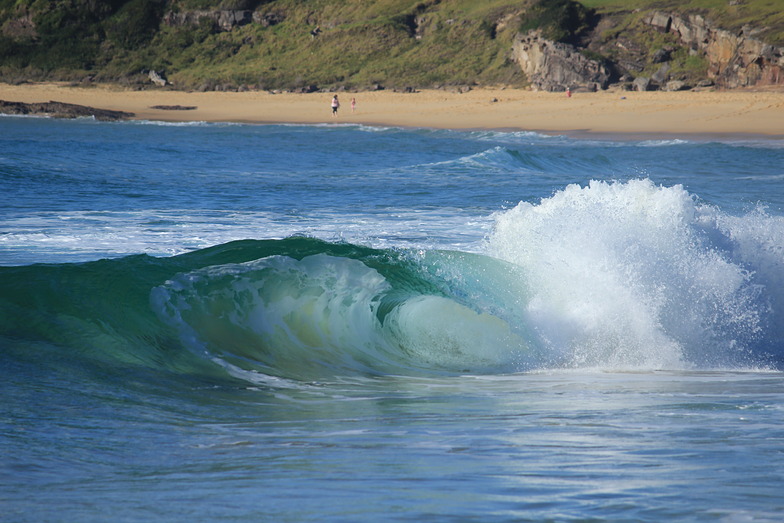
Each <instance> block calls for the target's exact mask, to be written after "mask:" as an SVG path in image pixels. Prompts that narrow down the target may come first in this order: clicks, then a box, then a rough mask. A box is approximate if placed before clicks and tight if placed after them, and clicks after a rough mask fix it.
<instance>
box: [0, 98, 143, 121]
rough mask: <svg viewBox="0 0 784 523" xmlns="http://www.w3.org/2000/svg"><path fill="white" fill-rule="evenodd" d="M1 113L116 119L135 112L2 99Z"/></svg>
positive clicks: (129, 115)
mask: <svg viewBox="0 0 784 523" xmlns="http://www.w3.org/2000/svg"><path fill="white" fill-rule="evenodd" d="M0 114H13V115H42V116H51V117H53V118H82V117H89V116H92V117H94V118H95V119H96V120H101V121H116V120H127V119H128V118H132V117H133V116H135V115H134V113H127V112H124V111H112V110H109V109H97V108H95V107H90V106H87V105H77V104H68V103H63V102H40V103H24V102H6V101H5V100H0Z"/></svg>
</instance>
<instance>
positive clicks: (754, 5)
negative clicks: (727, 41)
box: [580, 0, 784, 46]
mask: <svg viewBox="0 0 784 523" xmlns="http://www.w3.org/2000/svg"><path fill="white" fill-rule="evenodd" d="M580 2H581V3H582V4H583V5H585V6H586V7H589V8H592V9H596V11H597V12H598V13H600V14H604V15H615V16H617V17H618V18H619V19H621V20H626V19H627V18H628V16H629V15H630V14H634V13H635V11H637V12H640V11H642V12H644V11H649V10H659V11H666V12H670V13H680V14H686V13H695V14H700V15H702V16H703V17H705V18H706V19H709V20H711V21H712V22H713V23H714V24H715V25H717V26H718V27H721V28H723V29H727V30H731V31H736V32H737V31H739V30H740V29H741V28H742V27H743V26H750V27H753V28H754V29H756V30H758V31H759V32H758V33H756V34H755V35H754V36H755V38H759V39H760V40H763V41H765V42H767V43H769V44H773V45H776V46H784V0H735V1H730V0H580Z"/></svg>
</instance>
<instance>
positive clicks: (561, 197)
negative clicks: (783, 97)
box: [488, 180, 784, 369]
mask: <svg viewBox="0 0 784 523" xmlns="http://www.w3.org/2000/svg"><path fill="white" fill-rule="evenodd" d="M753 221H754V220H752V219H750V218H741V219H731V218H729V217H726V216H724V215H722V214H721V213H720V212H719V211H717V210H716V209H714V208H712V207H707V206H701V205H698V204H697V203H696V202H695V200H694V199H693V198H692V197H691V195H690V194H689V193H688V192H687V191H686V190H685V189H684V188H683V187H682V186H680V185H677V186H674V187H657V186H655V185H654V184H653V183H652V182H651V181H650V180H633V181H630V182H627V183H606V182H596V181H592V182H590V184H589V185H588V186H587V187H580V186H578V185H570V186H568V187H567V188H565V189H564V190H563V191H560V192H558V193H556V194H555V195H554V196H553V197H551V198H547V199H543V200H542V201H541V202H540V203H539V204H538V205H533V204H529V203H520V204H519V205H518V206H517V207H515V208H514V209H511V210H509V211H507V212H504V213H499V214H498V215H497V216H496V223H495V229H494V231H493V233H492V235H491V237H490V240H489V242H488V252H489V253H490V254H492V255H494V256H497V257H499V258H501V259H503V260H507V261H510V262H512V263H515V264H517V265H519V266H521V267H522V268H523V269H524V271H525V272H526V273H527V274H528V278H529V280H530V282H531V288H532V296H531V299H530V301H529V302H528V303H527V304H526V306H525V314H526V317H527V321H528V322H529V325H530V326H531V328H532V329H534V330H535V332H536V333H537V334H538V337H539V340H540V342H541V343H543V344H545V345H546V346H547V347H549V348H550V349H551V350H552V351H554V352H556V353H560V354H561V355H562V356H563V358H564V360H565V361H567V362H568V364H570V365H574V366H578V367H583V366H596V365H598V366H606V367H611V368H645V369H651V368H653V369H656V368H668V369H673V368H675V369H677V368H689V367H691V366H694V365H696V366H698V367H706V366H708V367H709V366H712V365H719V366H721V365H732V364H733V363H737V364H742V363H741V360H742V359H743V356H744V355H745V354H746V351H747V350H748V348H749V344H751V343H753V342H754V339H755V337H756V336H758V335H759V333H760V332H761V329H762V324H763V320H764V318H765V316H766V314H767V313H768V309H767V307H766V305H765V300H764V299H762V297H761V292H762V291H761V290H760V287H759V285H758V283H759V281H758V280H755V279H754V278H753V275H752V273H751V272H750V271H749V270H748V265H749V264H753V265H754V266H755V267H759V268H760V269H761V268H762V267H763V265H764V264H763V263H761V262H760V261H759V260H757V261H751V258H752V257H754V256H760V255H761V253H763V252H765V251H766V249H765V248H764V245H765V242H768V243H767V244H768V246H769V247H768V249H769V248H771V247H772V246H773V245H776V242H777V241H779V240H778V238H777V237H776V238H774V237H773V236H771V234H770V231H769V230H768V228H769V227H770V222H769V221H766V222H765V224H764V225H762V224H760V226H759V227H758V228H756V232H757V233H758V235H759V236H760V237H757V238H754V237H753V235H752V234H751V233H748V234H745V235H744V237H745V238H747V239H748V240H749V245H748V247H747V248H746V249H745V251H746V252H748V253H749V254H746V255H745V258H746V260H747V262H748V263H739V260H738V259H736V258H737V256H743V254H742V253H743V252H744V250H743V249H740V250H739V251H738V254H737V255H736V254H735V251H734V250H732V251H727V250H724V249H725V248H732V246H729V245H728V243H731V242H732V241H733V232H732V231H736V232H735V233H734V234H740V233H739V231H740V230H741V229H743V227H740V226H739V224H745V225H746V226H748V225H749V224H751V223H753ZM781 229H782V230H784V228H781ZM778 245H780V244H778ZM761 246H763V247H761ZM771 263H772V262H771ZM776 268H778V267H776ZM771 272H774V273H775V270H772V271H771ZM773 285H780V283H778V282H775V283H773ZM779 288H780V287H779Z"/></svg>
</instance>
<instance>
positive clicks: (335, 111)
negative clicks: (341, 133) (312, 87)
mask: <svg viewBox="0 0 784 523" xmlns="http://www.w3.org/2000/svg"><path fill="white" fill-rule="evenodd" d="M338 107H340V102H339V101H338V95H335V96H333V97H332V116H333V117H335V118H337V116H338Z"/></svg>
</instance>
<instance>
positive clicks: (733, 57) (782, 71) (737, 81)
mask: <svg viewBox="0 0 784 523" xmlns="http://www.w3.org/2000/svg"><path fill="white" fill-rule="evenodd" d="M646 22H647V23H648V24H649V25H651V26H652V27H654V28H656V29H657V30H659V31H662V32H665V33H673V34H674V35H676V36H677V37H678V39H679V40H680V42H681V43H682V45H684V46H687V47H688V48H689V49H690V52H692V53H694V54H700V53H701V54H703V55H704V56H705V58H706V59H707V60H708V63H709V64H710V65H709V68H708V77H709V78H710V79H711V80H713V81H714V82H715V83H716V85H718V86H720V87H725V88H735V87H751V86H766V85H784V48H782V47H774V46H772V45H769V44H766V43H764V42H762V41H760V40H757V39H755V38H752V37H751V33H753V31H752V30H751V29H750V28H748V27H744V28H743V29H742V30H741V31H739V32H738V33H733V32H730V31H727V30H724V29H719V28H717V27H715V26H714V25H713V24H712V23H711V22H709V21H707V20H705V19H704V18H703V17H701V16H700V15H688V16H675V15H670V14H668V13H663V12H659V11H657V12H654V13H652V14H651V15H650V17H648V18H647V19H646Z"/></svg>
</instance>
